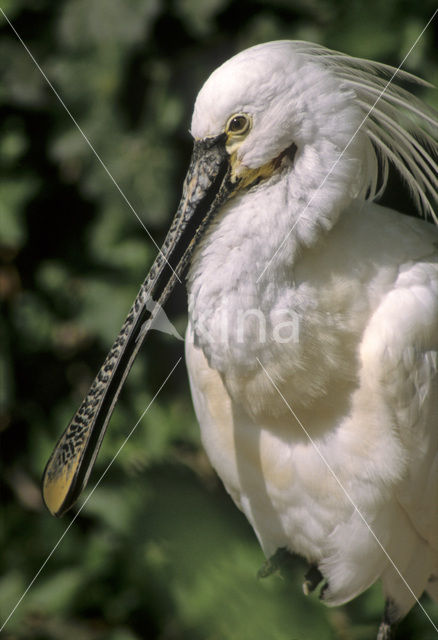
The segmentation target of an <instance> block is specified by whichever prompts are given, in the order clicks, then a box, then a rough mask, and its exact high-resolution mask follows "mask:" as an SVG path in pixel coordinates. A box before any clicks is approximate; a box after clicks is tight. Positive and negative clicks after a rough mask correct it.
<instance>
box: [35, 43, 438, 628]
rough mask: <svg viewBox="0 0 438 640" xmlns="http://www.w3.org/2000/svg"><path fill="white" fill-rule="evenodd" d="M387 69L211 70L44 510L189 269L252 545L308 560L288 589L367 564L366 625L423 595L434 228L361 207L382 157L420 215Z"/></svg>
mask: <svg viewBox="0 0 438 640" xmlns="http://www.w3.org/2000/svg"><path fill="white" fill-rule="evenodd" d="M400 81H403V82H407V83H412V82H414V83H415V82H416V83H421V82H422V81H420V80H418V79H417V78H415V77H414V76H412V75H411V74H409V73H407V72H404V71H397V72H396V70H395V69H393V68H392V67H388V66H386V65H383V64H380V63H377V62H371V61H368V60H362V59H358V58H353V57H350V56H347V55H344V54H341V53H339V52H336V51H331V50H329V49H326V48H324V47H322V46H319V45H315V44H310V43H306V42H299V41H277V42H269V43H266V44H261V45H258V46H255V47H252V48H250V49H247V50H245V51H243V52H241V53H239V54H238V55H236V56H235V57H233V58H231V59H230V60H228V61H227V62H225V63H224V64H223V65H222V66H220V67H219V68H218V69H216V70H215V71H214V72H213V73H212V75H211V76H210V77H209V78H208V80H207V81H206V83H205V84H204V86H203V87H202V89H201V91H200V93H199V95H198V97H197V99H196V103H195V108H194V113H193V120H192V126H191V133H192V135H193V138H194V149H193V155H192V159H191V163H190V166H189V169H188V173H187V176H186V179H185V182H184V186H183V194H182V199H181V202H180V205H179V207H178V210H177V213H176V215H175V218H174V220H173V222H172V225H171V227H170V230H169V232H168V235H167V237H166V239H165V241H164V244H163V247H162V250H161V252H160V253H159V255H158V256H157V258H156V260H155V262H154V264H153V266H152V268H151V270H150V272H149V274H148V276H147V278H146V280H145V281H144V283H143V285H142V287H141V289H140V292H139V294H138V297H137V298H136V300H135V302H134V305H133V307H132V308H131V311H130V312H129V315H128V316H127V318H126V321H125V323H124V325H123V327H122V329H121V332H120V334H119V336H118V337H117V339H116V341H115V343H114V345H113V347H112V349H111V351H110V352H109V354H108V356H107V358H106V360H105V362H104V364H103V366H102V368H101V370H100V371H99V373H98V375H97V377H96V379H95V381H94V382H93V384H92V386H91V388H90V391H89V394H88V395H87V397H86V398H85V400H84V401H83V403H82V405H81V406H80V408H79V410H78V412H77V413H76V415H75V416H74V417H73V419H72V421H71V423H70V424H69V425H68V427H67V429H66V431H65V432H64V434H63V435H62V437H61V438H60V440H59V442H58V444H57V445H56V447H55V449H54V452H53V454H52V456H51V458H50V460H49V462H48V464H47V467H46V470H45V474H44V478H43V494H44V500H45V503H46V505H47V507H48V508H49V510H50V511H51V512H52V513H53V514H55V515H61V514H62V513H64V512H65V511H66V510H67V509H68V508H69V507H70V506H71V505H72V504H73V502H74V501H75V499H76V498H77V497H78V495H79V493H80V492H81V490H82V489H83V487H84V486H85V484H86V482H87V480H88V477H89V474H90V472H91V468H92V466H93V463H94V461H95V459H96V455H97V452H98V450H99V447H100V444H101V442H102V438H103V436H104V433H105V430H106V427H107V424H108V421H109V418H110V416H111V413H112V410H113V408H114V405H115V403H116V400H117V397H118V394H119V392H120V389H121V387H122V385H123V383H124V380H125V378H126V376H127V374H128V371H129V369H130V367H131V364H132V362H133V360H134V358H135V356H136V354H137V352H138V349H139V348H140V345H141V343H142V341H143V339H144V337H145V336H146V334H147V332H148V329H149V328H150V326H151V324H152V322H153V319H154V316H155V311H154V308H156V309H159V308H160V307H161V305H162V304H164V302H165V301H166V299H167V297H168V295H169V293H170V291H171V289H172V287H173V286H174V284H175V281H176V280H177V278H178V277H180V276H182V275H183V274H184V273H185V272H186V271H188V274H187V290H188V310H189V322H188V328H187V334H186V361H187V367H188V372H189V379H190V386H191V391H192V396H193V403H194V407H195V411H196V415H197V418H198V421H199V424H200V428H201V436H202V442H203V445H204V447H205V449H206V451H207V454H208V456H209V458H210V460H211V463H212V465H213V467H214V468H215V469H216V471H217V473H218V474H219V476H220V477H221V479H222V481H223V483H224V485H225V487H226V489H227V490H228V492H229V493H230V495H231V496H232V498H233V500H234V501H235V503H236V504H237V506H238V507H239V508H240V509H241V510H242V511H243V512H244V514H245V515H246V517H247V518H248V520H249V522H250V523H251V525H252V527H253V528H254V531H255V533H256V535H257V538H258V540H259V542H260V545H261V547H262V549H263V551H264V553H265V554H266V557H267V558H270V557H274V558H275V557H277V558H278V553H280V552H286V553H288V552H290V553H296V554H299V555H301V556H302V557H304V558H305V559H306V560H307V561H308V563H309V565H310V570H309V573H308V574H307V576H306V578H305V582H304V585H303V586H304V589H305V591H306V592H309V591H311V590H313V589H315V588H316V587H317V585H318V584H319V583H322V588H321V592H320V596H321V599H322V600H323V601H324V602H325V603H326V604H328V605H340V604H342V603H345V602H347V601H349V600H351V599H352V598H354V597H356V596H357V595H359V594H360V593H362V592H363V591H364V590H365V589H367V588H368V587H369V586H370V585H371V584H373V583H374V582H375V581H376V580H378V579H380V580H381V581H382V584H383V592H384V595H385V608H384V615H383V620H382V623H381V625H380V627H379V631H378V639H379V640H386V639H388V638H390V637H391V634H392V633H393V630H394V628H395V625H396V624H397V622H398V621H399V620H400V619H401V618H402V617H403V616H405V615H406V613H407V612H408V611H409V610H410V608H411V607H412V606H413V605H414V603H415V601H416V600H418V598H419V597H420V596H421V594H422V593H423V592H424V591H425V590H426V591H428V592H429V594H430V595H431V596H432V598H434V599H435V600H438V375H437V370H438V358H437V353H438V228H437V227H436V226H435V225H434V224H433V222H427V221H426V220H423V219H421V218H420V217H417V218H413V217H408V216H406V215H403V214H401V213H399V212H397V211H394V210H391V209H389V208H386V207H383V206H380V205H379V204H377V200H378V199H379V197H380V196H381V195H382V194H383V193H384V191H385V188H386V185H387V179H388V165H389V164H392V165H393V166H394V167H395V169H396V170H397V171H398V172H399V174H400V175H401V178H402V179H403V180H404V181H405V183H406V184H407V186H408V188H409V190H410V193H411V195H412V201H413V205H412V206H413V209H416V210H417V212H419V213H420V214H424V217H425V218H426V217H428V216H429V217H431V218H432V219H433V220H434V221H435V222H437V217H436V214H435V213H434V209H433V206H434V202H436V201H437V200H438V181H437V169H438V166H437V162H436V158H437V155H438V144H437V140H436V127H437V125H438V118H437V113H436V112H435V111H434V110H433V109H432V108H430V107H428V106H427V105H425V104H424V103H423V102H422V101H421V100H420V99H418V98H416V97H414V95H413V94H412V93H410V92H409V91H408V90H407V89H405V88H403V87H401V86H400ZM151 300H153V301H155V302H156V305H155V307H154V306H153V305H152V307H151ZM151 308H152V313H151V311H150V310H151ZM279 550H280V551H279Z"/></svg>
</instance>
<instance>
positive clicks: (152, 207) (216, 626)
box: [0, 0, 438, 640]
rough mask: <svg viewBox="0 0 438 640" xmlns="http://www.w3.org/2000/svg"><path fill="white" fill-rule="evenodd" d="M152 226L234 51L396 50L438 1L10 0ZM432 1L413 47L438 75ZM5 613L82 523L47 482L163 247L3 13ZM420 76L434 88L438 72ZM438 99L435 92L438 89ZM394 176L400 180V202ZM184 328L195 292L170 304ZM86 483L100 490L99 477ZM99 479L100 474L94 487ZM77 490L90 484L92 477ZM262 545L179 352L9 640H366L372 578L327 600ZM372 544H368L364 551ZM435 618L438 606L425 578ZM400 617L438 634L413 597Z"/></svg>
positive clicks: (406, 630)
mask: <svg viewBox="0 0 438 640" xmlns="http://www.w3.org/2000/svg"><path fill="white" fill-rule="evenodd" d="M0 6H1V8H2V9H3V10H4V11H5V13H6V15H7V16H8V17H9V19H10V20H11V21H12V22H13V24H14V25H15V27H16V29H17V30H18V32H19V33H20V35H21V37H22V38H23V40H24V41H25V42H26V44H27V45H28V47H29V48H30V50H31V52H32V53H33V55H34V56H35V58H36V60H37V61H38V63H39V64H40V65H41V67H42V69H43V70H44V72H45V73H46V74H47V76H48V77H49V78H50V80H51V81H52V82H53V84H54V86H55V87H56V89H57V91H58V92H59V94H60V96H61V97H62V99H63V100H64V101H65V104H66V105H67V106H68V108H69V109H70V110H71V112H72V114H73V115H74V117H75V118H76V120H77V121H78V123H79V124H80V126H81V127H82V129H83V130H84V132H85V133H86V135H87V136H88V138H89V140H90V141H91V143H92V144H93V146H94V148H95V149H96V151H97V153H98V154H99V155H100V156H101V158H102V159H103V161H104V162H105V164H106V165H107V167H108V169H109V171H110V172H111V173H112V175H113V176H114V179H115V180H116V181H117V183H118V185H120V188H121V189H122V191H123V192H124V193H125V194H126V197H127V198H128V200H129V202H130V203H131V204H132V207H133V208H134V209H135V211H136V212H137V213H138V215H139V217H140V218H141V220H142V221H143V222H144V224H145V225H146V226H147V228H148V230H149V231H150V232H151V234H152V235H153V237H154V238H155V240H156V241H157V243H160V242H161V241H162V239H163V237H164V234H165V231H166V228H167V226H168V224H169V221H170V219H171V216H172V213H173V212H174V210H175V208H176V205H177V202H178V198H179V191H180V187H181V183H182V179H183V176H184V172H185V168H186V166H187V163H188V158H189V155H190V150H191V140H190V136H189V134H188V129H189V126H190V116H191V110H192V105H193V102H194V99H195V96H196V93H197V91H198V90H199V88H200V86H201V84H202V82H203V81H204V80H205V79H206V77H207V76H208V74H209V73H210V72H211V71H212V70H213V69H214V68H215V67H216V66H217V65H218V64H219V63H220V62H222V61H223V60H225V59H226V58H228V57H229V56H231V55H232V54H234V53H236V52H237V51H239V50H241V49H243V48H245V47H247V46H250V45H252V44H255V43H258V42H262V41H267V40H272V39H279V38H293V39H306V40H311V41H314V42H319V43H322V44H325V45H328V46H330V47H332V48H335V49H339V50H342V51H345V52H347V53H349V54H352V55H359V56H364V57H370V58H374V59H378V60H381V61H384V62H387V63H390V64H394V65H398V64H399V62H400V61H401V59H402V57H403V56H404V54H405V53H406V52H407V50H408V49H409V47H410V46H411V44H412V43H413V41H414V40H415V38H416V37H417V36H418V34H419V33H420V31H421V29H422V28H423V26H424V25H425V23H426V22H427V19H428V18H429V17H430V16H431V15H432V13H433V10H434V8H435V3H434V2H427V1H418V2H410V1H409V0H386V1H385V2H382V1H381V0H379V1H376V0H370V1H369V2H358V1H351V0H338V1H336V0H275V1H272V2H263V1H261V0H260V1H256V0H240V1H238V2H237V1H232V0H203V1H202V2H200V1H198V0H91V1H88V2H87V1H86V0H58V1H57V2H54V1H52V2H50V1H48V0H2V2H1V3H0ZM437 27H438V20H436V21H435V24H434V25H432V26H431V27H430V28H429V29H428V31H427V32H426V33H425V34H424V36H423V38H422V39H421V41H420V42H419V43H418V45H417V47H416V48H415V50H414V51H413V53H412V54H411V55H410V57H409V59H408V61H407V63H406V65H405V68H407V69H408V70H410V71H412V72H414V73H418V74H420V75H422V76H423V77H425V78H427V79H428V80H429V81H430V82H432V83H435V84H438V65H437V48H436V43H437V41H438V28H437ZM0 37H1V39H0V161H1V172H2V173H1V191H0V299H1V304H2V315H1V318H0V323H1V324H0V331H1V354H0V381H1V386H0V403H1V406H0V430H1V431H0V447H1V457H2V465H1V476H2V477H1V495H0V499H1V521H0V522H1V524H0V536H1V542H2V555H1V574H0V618H1V620H3V621H4V620H5V619H6V618H7V616H8V615H9V613H10V612H11V610H12V608H13V607H14V605H15V604H16V603H17V601H18V599H19V598H20V596H21V595H22V593H23V591H24V590H25V589H26V587H27V586H28V585H29V583H30V581H31V580H32V579H33V577H34V576H35V574H36V572H37V571H38V570H39V569H40V567H41V565H42V563H43V562H44V561H45V559H46V558H47V556H48V554H49V553H50V552H51V550H52V549H53V547H54V545H55V544H56V543H57V542H58V540H59V538H60V536H61V535H62V534H63V533H64V531H65V529H66V526H67V525H68V524H69V523H70V522H71V520H72V517H73V515H74V512H73V513H69V514H68V515H67V516H65V517H64V518H63V519H61V520H56V519H54V518H52V517H51V516H50V515H49V514H48V512H47V511H46V510H45V508H44V507H43V506H42V503H41V498H40V494H39V482H40V477H41V474H42V471H43V469H44V465H45V462H46V460H47V458H48V456H49V454H50V452H51V449H52V447H53V445H54V443H55V442H56V440H57V438H58V436H59V435H60V433H61V431H62V430H63V428H64V427H65V426H66V424H67V422H68V421H69V419H70V417H71V415H72V414H73V412H74V411H75V410H76V408H77V406H78V404H79V402H80V401H81V399H82V397H83V395H84V394H85V392H86V391H87V389H88V386H89V384H90V382H91V380H92V378H93V377H94V374H95V373H96V371H97V369H98V367H99V365H100V364H101V362H102V360H103V358H104V356H105V354H106V351H107V349H108V348H109V346H110V345H111V343H112V340H113V338H114V337H115V335H116V333H117V331H118V329H119V327H120V325H121V323H122V321H123V319H124V317H125V315H126V313H127V311H128V309H129V306H130V304H131V302H132V300H133V298H134V296H135V294H136V291H137V288H138V286H139V284H140V282H141V281H142V280H143V277H144V276H145V274H146V272H147V269H148V266H149V265H150V263H151V261H152V260H153V258H154V256H155V254H156V249H155V248H154V246H153V244H152V242H151V241H150V239H149V238H148V237H147V235H146V233H145V232H144V230H143V229H142V227H141V225H140V223H139V222H138V220H137V219H136V217H135V215H134V214H133V212H132V211H131V210H130V208H129V207H128V206H127V204H126V202H125V201H124V200H123V198H122V197H121V195H120V193H119V192H118V191H117V189H116V187H115V186H114V184H113V183H112V182H111V180H110V178H109V177H108V175H107V174H106V173H105V171H104V169H103V168H102V166H101V165H100V164H99V162H98V160H97V158H96V157H95V156H94V155H93V153H92V151H91V150H90V148H89V147H88V146H87V144H86V143H85V141H84V139H83V138H82V137H81V135H80V133H79V132H78V130H77V129H76V128H75V126H74V125H73V123H72V121H71V120H70V118H69V116H68V115H67V113H66V112H65V110H64V109H63V107H62V106H61V104H60V103H59V101H58V100H57V98H56V97H55V96H54V95H53V93H52V92H51V90H50V89H49V87H48V85H47V83H46V81H45V80H44V78H43V77H42V75H41V73H40V72H39V71H38V70H37V69H36V67H35V65H34V63H33V62H32V60H31V59H30V57H29V55H28V53H27V52H26V51H25V49H24V48H23V46H22V44H20V42H19V41H18V39H17V38H16V36H15V35H14V33H13V32H12V30H11V28H10V27H9V25H8V24H7V23H6V21H5V19H4V18H3V17H2V16H0ZM423 95H424V92H423ZM426 97H427V100H428V101H429V102H430V103H432V104H435V105H436V106H438V99H437V96H436V94H435V93H434V92H432V91H429V92H426ZM399 191H400V189H399V185H398V184H397V183H396V182H395V183H393V193H392V194H391V193H390V194H389V198H390V201H391V198H392V202H393V203H395V204H396V205H397V204H398V203H401V202H402V201H403V202H404V204H405V206H406V196H405V195H403V194H402V195H400V193H399ZM167 311H168V314H169V316H170V318H171V319H172V321H173V322H174V324H175V326H176V327H177V328H178V330H179V331H180V332H181V333H183V331H184V327H185V322H186V310H185V292H184V288H183V287H180V289H179V290H178V291H176V292H175V294H174V296H173V297H172V300H171V301H170V304H169V305H168V307H167ZM182 353H183V343H182V342H179V341H177V340H175V339H174V338H172V337H170V336H167V335H165V334H161V333H160V334H159V333H156V332H153V334H152V335H151V336H150V339H149V338H148V340H147V344H145V345H144V348H143V349H142V351H141V353H140V355H139V357H138V359H137V362H136V364H135V366H134V368H133V370H132V373H131V375H130V377H129V379H128V382H127V384H126V387H125V389H124V391H123V393H122V395H121V398H120V402H119V404H118V406H117V408H116V411H115V413H114V416H113V420H112V423H111V426H110V429H109V432H108V435H107V438H106V440H105V443H104V445H103V447H102V450H101V453H100V456H99V459H98V463H97V466H96V469H95V471H94V473H93V475H92V478H91V482H90V487H92V486H93V485H94V484H95V483H96V481H97V479H98V478H99V476H100V474H101V473H102V472H103V470H104V469H105V467H106V465H107V464H108V462H109V461H110V460H111V458H112V456H113V455H114V453H115V452H116V451H117V449H118V447H119V446H120V445H121V444H122V442H123V440H124V438H125V437H126V435H127V434H128V433H129V431H130V430H131V429H132V427H133V426H134V424H135V423H136V421H137V420H138V418H139V416H140V415H141V413H142V412H143V410H144V409H145V407H146V406H147V405H148V403H149V401H150V400H151V398H152V397H153V395H154V394H155V393H156V391H157V390H158V388H159V386H160V385H161V383H162V381H163V380H164V379H165V377H166V376H167V374H168V373H169V371H170V370H171V368H172V366H173V365H174V364H175V363H176V362H177V360H178V358H179V357H180V356H182ZM88 491H89V489H88ZM86 493H87V492H86ZM82 501H83V498H82ZM263 561H264V558H263V556H262V553H261V551H260V549H259V547H258V544H257V541H256V539H255V536H254V534H253V533H252V531H251V529H250V527H249V525H248V524H247V523H246V520H245V518H244V517H243V516H242V515H241V514H240V513H239V512H238V511H237V509H236V508H235V507H234V506H233V504H232V502H231V499H230V498H229V497H228V496H227V495H226V493H225V491H224V490H223V488H222V486H221V484H220V482H219V481H218V480H217V478H216V476H215V474H214V472H213V471H212V470H211V468H210V466H209V464H208V461H207V459H206V457H205V454H204V453H203V451H202V448H201V446H200V440H199V433H198V426H197V423H196V420H195V417H194V413H193V410H192V406H191V399H190V393H189V388H188V382H187V377H186V372H185V367H184V364H183V362H181V363H180V364H179V365H178V367H177V369H176V371H175V372H174V374H173V376H172V377H171V379H170V380H169V382H168V384H167V385H166V386H165V388H164V389H163V391H162V392H161V393H160V395H159V397H158V398H157V400H156V401H155V402H154V403H153V405H152V406H151V408H150V410H149V411H148V412H147V414H146V415H145V417H144V418H143V419H142V420H141V423H140V424H139V426H138V428H137V430H136V431H135V434H134V435H133V436H132V438H130V440H129V441H128V443H127V444H126V446H125V447H124V448H123V450H122V451H121V452H120V454H119V455H118V457H117V459H116V461H115V463H114V464H113V465H112V467H111V468H110V470H109V472H108V473H107V475H106V476H105V478H104V480H103V481H102V483H101V485H100V486H99V487H98V489H97V490H96V491H95V493H94V494H93V496H92V497H91V498H90V500H89V501H88V503H87V504H86V506H85V508H84V509H83V510H82V512H81V513H80V515H79V517H78V518H77V519H76V520H75V522H74V523H73V524H72V526H71V528H70V529H69V531H68V532H67V534H66V535H65V537H64V538H63V539H62V541H61V543H60V544H59V546H58V547H57V549H56V551H55V552H54V553H53V555H52V556H51V557H50V559H49V560H48V562H47V564H46V565H45V566H44V568H43V570H42V571H41V574H40V575H39V576H38V578H37V579H36V580H35V583H34V585H33V586H32V588H31V589H30V590H29V592H28V594H27V595H26V597H25V598H24V599H23V601H22V602H21V604H20V605H19V606H18V607H17V609H16V611H15V613H14V614H13V616H12V617H11V618H10V620H9V621H8V623H7V625H6V627H5V629H4V631H3V636H2V637H4V638H7V639H9V640H12V639H13V638H17V639H24V638H26V639H27V638H29V639H34V640H36V639H41V640H55V639H56V640H58V639H63V640H70V639H73V638H74V639H77V638H81V640H100V639H108V640H137V639H142V638H147V639H157V640H158V639H159V640H183V639H187V640H198V639H199V640H201V639H202V640H228V639H230V640H234V639H235V640H247V639H248V640H250V639H251V640H259V639H260V640H261V639H263V640H270V639H272V640H283V639H284V640H328V639H333V638H339V639H341V640H347V639H349V638H352V639H355V640H366V639H369V638H373V637H374V635H375V633H376V628H377V625H378V622H379V618H380V615H381V611H382V607H383V603H382V598H381V593H380V587H379V586H375V587H373V588H372V589H371V590H369V591H368V592H367V593H366V594H364V595H363V596H361V597H360V598H358V599H357V600H356V601H354V602H353V603H351V604H349V605H347V606H344V607H341V608H338V609H333V610H330V609H327V608H326V607H324V606H323V605H322V604H320V602H319V601H318V598H317V597H316V596H315V597H313V596H312V597H310V598H307V599H306V598H305V597H304V596H303V595H302V592H301V581H302V575H303V573H304V572H305V566H304V564H303V563H302V562H301V561H300V560H299V559H297V560H296V562H295V563H294V566H293V568H292V574H293V575H292V580H291V581H290V582H288V581H286V580H283V579H281V578H280V577H278V576H272V577H270V578H267V579H264V580H257V578H256V573H257V570H258V569H259V567H260V566H261V565H262V563H263ZM364 561H366V559H364ZM423 603H424V606H425V607H426V608H427V610H428V612H429V614H430V615H431V616H432V617H433V618H434V619H435V620H437V619H438V606H437V605H434V604H433V603H432V602H431V601H430V600H429V599H427V598H424V599H423ZM398 637H399V638H413V639H415V640H427V639H432V638H435V637H436V634H435V631H434V630H433V628H432V626H431V625H430V623H429V622H428V621H427V619H426V617H425V616H424V614H423V613H422V612H421V610H420V609H419V607H416V608H415V609H414V610H413V611H412V612H411V614H410V615H409V616H408V618H407V619H406V621H405V622H404V623H403V624H402V626H401V627H400V631H399V636H398Z"/></svg>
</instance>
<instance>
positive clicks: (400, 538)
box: [361, 253, 438, 615]
mask: <svg viewBox="0 0 438 640" xmlns="http://www.w3.org/2000/svg"><path fill="white" fill-rule="evenodd" d="M361 359H362V365H363V370H362V371H363V373H362V381H363V380H365V378H366V385H367V392H368V401H370V403H372V404H373V405H374V406H375V407H380V411H379V413H380V417H381V420H382V422H383V421H385V422H386V424H385V427H386V429H387V430H388V432H389V431H390V432H391V433H390V434H389V433H388V435H390V436H391V443H392V444H391V450H387V451H386V452H385V455H386V456H387V469H388V471H389V473H390V474H392V477H388V480H387V483H388V484H387V486H388V487H389V491H390V492H391V491H392V492H393V499H392V501H391V506H390V510H392V511H393V514H394V515H393V517H392V520H393V521H392V522H391V523H390V526H391V529H392V533H391V537H390V538H389V539H388V543H387V545H388V546H387V548H386V551H387V552H388V554H389V556H390V558H391V560H392V561H393V562H394V564H395V565H396V568H395V567H394V565H392V564H390V565H388V567H387V569H386V570H385V571H384V573H383V574H382V580H383V586H384V589H385V592H386V595H387V597H389V598H390V599H391V600H392V601H394V602H395V603H396V605H397V609H398V611H399V614H400V615H404V613H405V612H406V611H407V610H409V608H410V607H411V606H412V604H413V601H414V594H415V596H416V597H419V596H420V595H421V593H422V592H423V590H424V588H425V586H426V583H427V580H428V579H429V577H430V576H431V575H432V574H433V573H434V572H435V571H436V570H437V568H438V508H437V507H438V257H437V255H436V253H435V256H431V258H430V259H429V260H423V261H420V262H411V263H408V264H406V265H404V267H402V268H401V269H400V272H399V276H398V278H397V281H396V285H395V287H394V288H393V289H392V290H391V292H389V293H388V294H387V296H386V297H385V298H384V300H383V302H382V303H381V305H380V306H379V308H378V309H377V310H376V312H375V313H374V314H373V316H372V319H371V321H370V323H369V325H368V327H367V331H366V333H365V336H364V340H363V343H362V348H361ZM397 476H398V477H397ZM391 487H392V489H391ZM387 516H388V514H385V515H382V514H381V515H380V516H379V518H381V519H382V521H383V519H384V518H385V517H387ZM399 572H400V573H401V574H402V576H403V577H402V576H401V575H400V573H399ZM406 583H407V584H406ZM407 585H409V587H408V586H407Z"/></svg>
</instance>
